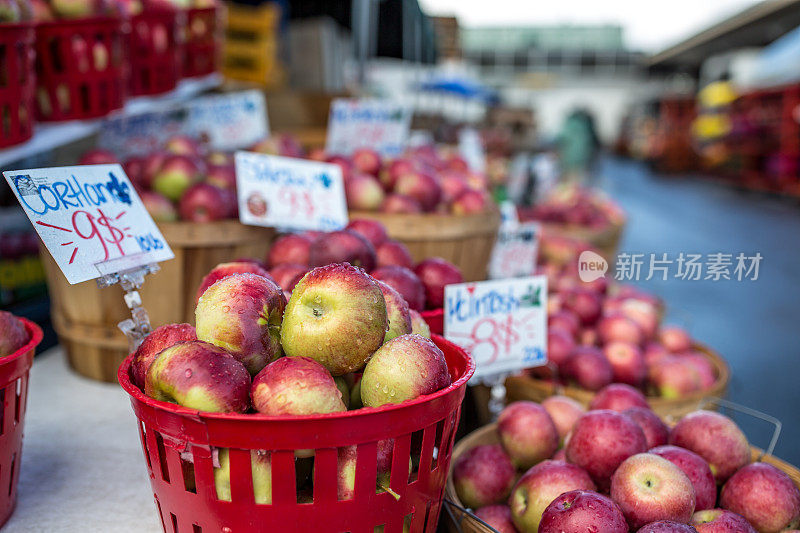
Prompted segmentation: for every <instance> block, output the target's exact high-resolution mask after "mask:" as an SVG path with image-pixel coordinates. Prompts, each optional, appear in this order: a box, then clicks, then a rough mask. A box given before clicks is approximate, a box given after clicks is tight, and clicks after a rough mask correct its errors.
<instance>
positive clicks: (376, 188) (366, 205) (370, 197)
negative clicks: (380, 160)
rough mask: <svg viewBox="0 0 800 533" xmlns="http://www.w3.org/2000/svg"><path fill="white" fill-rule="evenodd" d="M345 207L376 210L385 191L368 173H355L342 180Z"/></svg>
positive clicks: (358, 209)
mask: <svg viewBox="0 0 800 533" xmlns="http://www.w3.org/2000/svg"><path fill="white" fill-rule="evenodd" d="M344 193H345V196H346V197H347V207H348V208H349V209H354V210H357V211H377V210H378V208H380V206H381V204H383V200H384V198H385V197H386V193H385V192H384V191H383V187H381V184H380V183H378V180H377V179H375V178H373V177H372V176H370V175H368V174H355V175H353V176H351V177H349V178H348V179H347V180H346V181H345V182H344Z"/></svg>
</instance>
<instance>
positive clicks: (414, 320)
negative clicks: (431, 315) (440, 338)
mask: <svg viewBox="0 0 800 533" xmlns="http://www.w3.org/2000/svg"><path fill="white" fill-rule="evenodd" d="M408 314H409V316H411V333H416V334H417V335H422V336H423V337H427V338H429V339H430V338H431V328H430V326H429V325H428V323H427V322H426V321H425V319H424V318H422V315H421V314H419V312H418V311H415V310H414V309H409V310H408Z"/></svg>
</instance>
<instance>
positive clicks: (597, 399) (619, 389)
mask: <svg viewBox="0 0 800 533" xmlns="http://www.w3.org/2000/svg"><path fill="white" fill-rule="evenodd" d="M629 407H643V408H645V409H649V407H650V406H649V405H648V404H647V399H646V398H645V397H644V394H642V391H640V390H638V389H634V388H633V387H631V386H630V385H625V384H624V383H612V384H611V385H608V386H606V387H603V388H602V389H600V390H599V391H598V392H597V394H595V396H594V398H592V401H591V403H590V404H589V410H590V411H591V410H593V409H610V410H612V411H617V412H622V411H624V410H625V409H628V408H629Z"/></svg>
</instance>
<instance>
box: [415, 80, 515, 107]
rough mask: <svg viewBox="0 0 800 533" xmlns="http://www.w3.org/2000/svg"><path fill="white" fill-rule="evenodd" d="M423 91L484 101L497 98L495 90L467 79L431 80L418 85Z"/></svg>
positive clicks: (491, 100)
mask: <svg viewBox="0 0 800 533" xmlns="http://www.w3.org/2000/svg"><path fill="white" fill-rule="evenodd" d="M420 89H422V90H423V91H431V92H441V93H450V94H454V95H458V96H463V97H464V98H474V99H477V100H483V101H485V102H496V101H497V100H498V98H499V96H498V94H497V92H496V91H494V90H492V89H489V88H488V87H486V86H484V85H482V84H480V83H478V82H476V81H473V80H468V79H459V78H448V79H438V80H431V81H428V82H425V83H422V84H421V85H420Z"/></svg>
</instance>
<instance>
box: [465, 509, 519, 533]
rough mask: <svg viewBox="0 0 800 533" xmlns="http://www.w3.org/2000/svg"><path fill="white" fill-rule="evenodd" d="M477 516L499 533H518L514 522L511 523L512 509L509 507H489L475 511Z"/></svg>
mask: <svg viewBox="0 0 800 533" xmlns="http://www.w3.org/2000/svg"><path fill="white" fill-rule="evenodd" d="M475 516H477V517H478V518H480V519H481V520H483V521H484V523H486V524H488V525H489V527H491V528H492V529H494V530H495V531H497V533H517V529H516V528H515V527H514V522H512V521H511V509H509V508H508V505H487V506H486V507H481V508H480V509H478V510H477V511H475Z"/></svg>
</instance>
